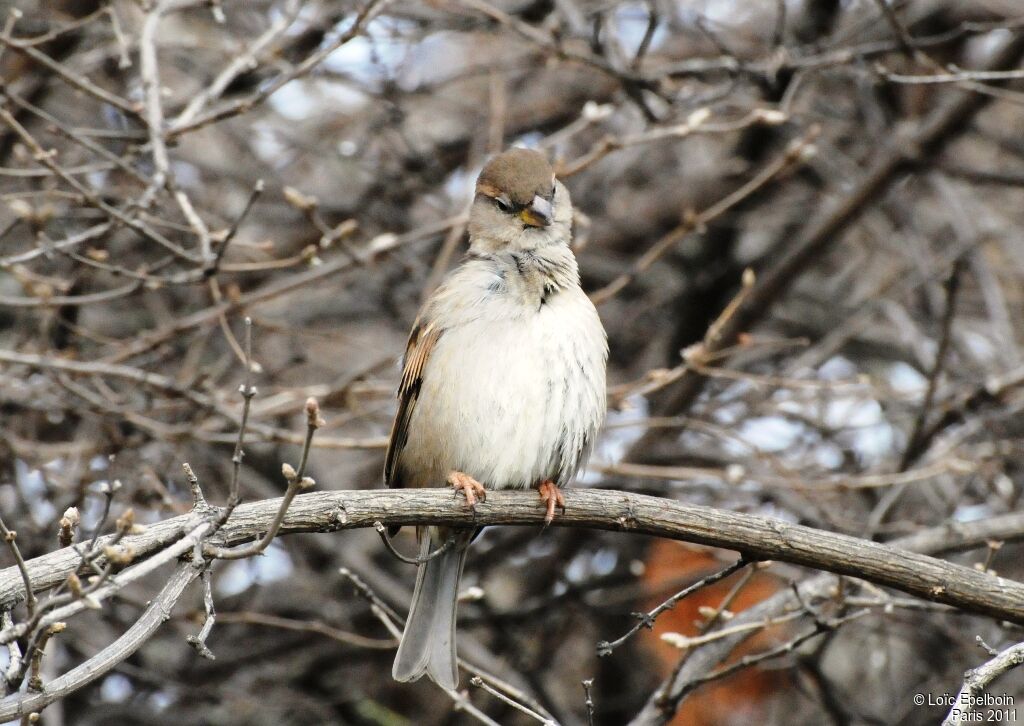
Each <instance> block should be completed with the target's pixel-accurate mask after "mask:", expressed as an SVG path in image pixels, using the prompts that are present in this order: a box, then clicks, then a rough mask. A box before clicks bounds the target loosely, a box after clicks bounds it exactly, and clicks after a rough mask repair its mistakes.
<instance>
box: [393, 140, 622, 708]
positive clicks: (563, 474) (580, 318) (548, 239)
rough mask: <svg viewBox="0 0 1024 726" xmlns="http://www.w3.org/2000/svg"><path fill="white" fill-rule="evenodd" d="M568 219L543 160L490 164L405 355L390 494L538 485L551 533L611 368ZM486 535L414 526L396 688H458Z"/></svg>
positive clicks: (511, 156) (538, 156) (530, 155)
mask: <svg viewBox="0 0 1024 726" xmlns="http://www.w3.org/2000/svg"><path fill="white" fill-rule="evenodd" d="M572 218H573V208H572V201H571V199H570V196H569V190H568V189H566V187H565V185H564V184H563V183H562V182H561V181H559V180H558V179H557V178H556V177H555V173H554V170H553V168H552V166H551V164H550V163H549V162H548V160H547V159H546V157H545V156H544V155H543V154H542V153H540V152H538V151H535V150H531V149H524V148H517V147H514V148H511V149H508V150H506V151H504V152H502V153H500V154H497V155H496V156H494V157H492V158H491V159H490V160H489V161H488V162H487V163H486V164H485V165H484V167H483V169H482V170H481V172H480V175H479V177H478V179H477V182H476V186H475V194H474V198H473V202H472V205H471V207H470V212H469V218H468V223H467V231H468V236H469V249H468V252H467V253H466V255H465V257H464V259H463V260H462V261H461V263H460V264H459V265H458V266H457V267H456V268H455V269H453V270H452V271H451V272H450V273H449V274H448V275H447V277H446V278H445V279H444V281H443V282H442V283H441V284H440V285H439V286H438V287H437V289H436V290H435V291H434V292H433V293H432V294H430V296H429V297H428V298H427V299H426V300H425V302H424V303H423V306H422V308H421V310H420V312H419V314H418V316H417V317H416V320H415V322H414V323H413V326H412V330H411V332H410V334H409V338H408V342H407V344H406V350H405V356H404V358H403V363H402V377H401V381H400V383H399V387H398V409H397V412H396V415H395V419H394V424H393V425H392V429H391V436H390V439H389V443H388V450H387V454H386V457H385V464H384V481H385V484H386V485H387V486H388V487H440V486H446V485H447V486H451V487H453V488H454V490H455V493H456V494H458V493H459V492H462V494H463V495H464V496H465V499H466V506H469V507H475V505H476V502H477V501H480V500H484V499H486V496H487V494H486V491H487V489H528V488H535V489H536V490H537V491H538V493H539V496H540V502H541V505H542V506H544V507H545V510H546V511H545V527H546V526H547V525H548V524H550V523H551V522H552V520H553V518H554V516H555V510H556V507H560V508H561V509H562V510H563V511H564V509H565V499H564V497H563V495H562V491H561V487H563V486H565V485H567V484H568V483H569V482H570V481H571V480H572V479H573V477H574V476H575V474H576V472H577V471H578V470H579V469H580V467H581V466H582V465H584V464H585V462H586V460H587V458H588V457H589V455H590V452H591V450H592V448H593V445H594V442H595V439H596V437H597V434H598V431H599V429H600V428H601V426H602V424H603V422H604V417H605V412H606V394H605V378H606V368H607V361H608V339H607V335H606V333H605V330H604V326H603V325H602V324H601V319H600V317H599V316H598V313H597V310H596V309H595V307H594V305H593V303H591V301H590V299H589V298H588V297H587V295H586V293H585V292H584V291H583V289H582V287H581V286H580V275H579V268H578V265H577V262H576V257H575V255H574V253H573V250H572V248H571V240H572ZM478 533H479V530H475V531H474V530H472V529H469V530H460V529H454V528H442V527H425V526H421V527H417V530H416V534H417V537H418V539H419V552H420V557H419V558H418V560H419V565H418V571H417V574H416V585H415V588H414V590H413V596H412V603H411V605H410V609H409V616H408V618H407V620H406V623H405V629H404V631H403V633H402V639H401V642H400V644H399V646H398V651H397V653H396V655H395V661H394V666H393V668H392V676H393V677H394V679H395V680H396V681H402V682H405V681H415V680H418V679H419V678H420V677H421V676H423V675H424V674H426V675H427V676H428V677H429V678H430V679H431V680H433V681H434V682H435V683H436V684H438V685H439V686H441V687H442V688H445V689H448V690H451V689H454V688H455V687H456V686H457V685H458V679H459V675H458V665H457V656H456V646H455V617H456V607H457V599H458V594H459V581H460V578H461V576H462V570H463V566H464V565H465V562H466V553H467V550H468V546H469V543H470V542H471V540H472V539H473V538H474V537H475V536H476V534H478ZM446 543H448V544H447V545H446ZM446 547H447V549H446ZM430 553H433V554H430Z"/></svg>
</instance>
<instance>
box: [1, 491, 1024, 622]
mask: <svg viewBox="0 0 1024 726" xmlns="http://www.w3.org/2000/svg"><path fill="white" fill-rule="evenodd" d="M566 500H567V501H566V512H565V514H564V515H561V516H559V517H558V518H557V519H556V520H555V524H556V525H558V526H565V527H584V528H592V529H602V530H609V531H626V532H631V533H634V534H646V535H653V536H656V537H667V538H670V539H677V540H683V541H687V542H694V543H697V544H702V545H708V546H711V547H721V548H724V549H730V550H735V551H738V552H740V553H742V554H744V555H746V556H747V557H748V558H750V559H770V560H779V561H783V562H789V563H792V564H796V565H803V566H806V567H811V568H814V569H818V570H827V571H829V572H834V573H836V574H842V575H849V576H852V577H858V578H861V579H864V580H867V581H869V582H873V583H875V584H878V585H884V586H886V587H892V588H894V589H896V590H899V591H901V592H905V593H909V594H912V595H916V596H918V597H921V598H924V599H927V600H931V601H934V602H940V603H944V604H947V605H952V606H954V607H958V608H961V609H963V610H966V611H969V612H973V613H978V614H983V615H989V616H992V617H996V618H999V619H1001V620H1009V621H1011V622H1016V623H1024V583H1019V582H1016V581H1013V580H1008V579H1006V578H1002V577H998V576H996V575H993V574H991V573H983V572H979V571H977V570H974V569H971V568H968V567H962V566H960V565H955V564H952V563H949V562H945V561H943V560H939V559H935V558H933V557H928V556H925V555H920V554H917V553H914V552H908V551H904V550H899V549H896V548H893V547H891V546H887V545H885V544H879V543H876V542H870V541H867V540H863V539H858V538H856V537H850V536H848V535H844V534H837V533H834V532H826V531H823V530H819V529H813V528H811V527H805V526H802V525H797V524H790V523H788V522H782V521H779V520H775V519H768V518H767V517H759V516H754V515H750V514H742V513H738V512H730V511H726V510H721V509H712V508H709V507H702V506H697V505H692V504H684V503H682V502H677V501H674V500H670V499H664V498H659V497H652V496H647V495H643V494H633V493H629V492H621V491H609V490H598V489H576V490H569V491H568V492H566ZM280 507H281V500H280V499H267V500H263V501H260V502H252V503H249V504H244V505H240V506H239V507H238V508H237V509H235V511H234V513H233V514H232V516H231V519H229V520H228V521H227V522H226V523H225V524H224V526H223V527H222V528H221V529H220V530H219V531H218V532H217V534H216V536H214V537H212V538H210V542H211V543H214V544H217V545H221V546H233V545H238V544H241V543H244V542H248V541H252V540H253V539H256V538H258V537H259V536H260V535H262V533H263V532H265V531H267V528H268V526H269V525H270V523H271V522H272V521H273V520H274V517H275V516H276V515H277V514H278V512H279V511H280ZM1014 517H1018V515H1014ZM377 521H380V522H382V523H384V524H385V525H389V526H390V525H415V524H434V525H444V526H463V527H476V526H484V525H499V524H504V525H540V524H542V523H543V521H544V508H543V507H542V506H541V505H540V503H539V502H538V500H537V497H536V496H534V495H533V493H532V492H512V491H493V492H489V493H488V497H487V501H486V502H480V503H479V504H477V506H476V510H475V511H473V510H470V509H467V508H465V507H463V506H461V505H460V504H458V503H457V502H456V501H454V500H453V499H452V496H451V492H449V491H447V490H445V489H441V488H437V489H415V490H413V489H406V490H352V491H332V492H316V493H312V494H304V495H300V496H297V497H295V499H294V501H293V502H292V504H291V507H290V508H289V510H288V512H287V514H286V516H285V518H284V521H283V522H282V524H281V530H280V534H289V533H295V532H334V531H338V530H343V529H356V528H362V527H372V526H373V524H374V522H377ZM1009 521H1010V522H1011V523H1015V524H1016V525H1017V528H1016V529H1015V530H1013V531H1009V532H1002V533H1001V536H1000V538H1001V539H1006V540H1011V539H1021V538H1024V522H1022V521H1021V520H1020V519H1019V518H1012V519H1010V520H1009ZM195 523H196V518H195V515H191V514H190V515H183V516H181V517H175V518H173V519H170V520H165V521H164V522H160V523H158V524H155V525H150V526H149V527H148V528H147V531H146V532H145V533H143V534H141V535H133V536H130V537H125V538H124V540H123V543H124V545H125V546H126V547H130V548H132V551H133V552H134V553H135V558H136V561H138V560H139V559H141V558H142V557H144V556H145V555H146V554H147V553H153V552H155V551H157V550H159V549H161V548H162V547H165V546H166V545H167V543H168V542H169V541H170V542H173V541H174V540H175V539H179V538H180V537H181V535H182V533H184V532H185V531H186V528H187V527H188V526H189V525H190V524H191V525H192V526H193V527H194V526H195ZM79 562H80V558H79V557H78V556H77V555H76V554H75V553H74V550H73V549H70V548H68V549H64V550H59V551H57V552H54V553H51V554H48V555H44V556H42V557H38V558H35V559H33V560H29V561H28V562H26V568H27V570H28V572H29V575H30V577H31V580H32V582H33V583H34V586H35V587H40V588H43V587H49V586H53V585H55V584H57V583H59V582H62V581H63V580H64V579H65V578H66V577H67V576H68V575H69V574H71V572H73V571H74V570H75V569H76V568H77V566H78V564H79ZM22 598H24V585H23V580H22V575H21V572H20V571H19V570H18V569H17V568H13V567H12V568H7V569H5V570H3V571H2V572H0V607H9V606H10V605H11V604H12V603H13V602H16V601H18V600H20V599H22Z"/></svg>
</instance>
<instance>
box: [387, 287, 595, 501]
mask: <svg viewBox="0 0 1024 726" xmlns="http://www.w3.org/2000/svg"><path fill="white" fill-rule="evenodd" d="M606 357H607V344H606V342H605V337H604V331H603V329H602V327H601V324H600V321H599V320H598V318H597V313H596V311H595V310H594V308H593V306H592V305H591V304H590V301H589V300H587V298H586V296H585V295H584V294H583V293H582V291H579V290H574V291H566V292H565V293H563V294H562V295H558V296H555V298H554V299H553V300H552V301H551V302H549V303H548V304H546V305H544V306H541V307H540V309H539V310H536V311H533V310H531V311H530V312H529V314H528V315H526V316H525V317H518V318H514V319H508V318H506V319H499V320H495V319H494V318H493V317H491V318H490V319H486V318H483V317H482V318H480V319H477V320H474V321H471V322H467V323H465V324H463V325H460V326H457V327H454V328H451V329H448V330H446V331H445V332H444V334H443V335H442V336H441V338H440V340H438V342H437V345H436V347H435V348H434V350H433V352H432V353H431V360H430V367H429V369H428V370H427V371H425V374H424V377H423V383H422V386H421V388H420V393H419V398H418V400H417V403H416V407H415V410H414V411H413V414H412V419H411V420H410V424H409V438H408V441H407V443H406V448H405V451H404V452H403V454H402V464H401V468H402V471H401V478H402V480H403V485H404V486H443V485H444V483H445V478H446V476H447V475H448V473H449V472H450V471H462V472H465V473H466V474H469V475H470V476H472V477H474V478H475V479H477V480H478V481H480V482H481V483H483V484H484V485H485V486H486V487H488V488H492V489H509V488H513V489H514V488H525V487H529V486H534V485H536V484H537V483H538V482H540V481H542V480H544V479H553V480H554V481H555V482H556V483H558V484H567V483H568V482H569V480H570V479H571V478H572V476H573V475H574V474H575V472H576V469H577V468H578V467H579V465H580V464H581V462H582V460H583V459H584V458H585V457H586V456H587V455H588V454H589V451H590V447H591V445H592V444H593V441H594V437H595V435H596V433H597V430H598V428H599V427H600V425H601V423H602V421H603V418H604V411H605V359H606ZM453 370H455V371H458V372H459V373H458V374H457V375H450V374H449V375H443V372H445V371H453Z"/></svg>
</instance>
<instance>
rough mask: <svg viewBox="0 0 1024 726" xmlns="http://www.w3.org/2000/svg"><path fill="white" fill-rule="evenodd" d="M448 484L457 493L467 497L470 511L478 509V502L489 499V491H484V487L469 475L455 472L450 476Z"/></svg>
mask: <svg viewBox="0 0 1024 726" xmlns="http://www.w3.org/2000/svg"><path fill="white" fill-rule="evenodd" d="M448 483H449V484H451V486H452V488H453V489H454V490H455V491H456V492H460V491H461V492H462V494H463V495H464V496H465V497H466V506H468V507H469V508H470V509H475V508H476V503H477V500H479V501H481V502H482V501H484V500H485V499H487V490H486V489H484V485H483V484H481V483H480V482H478V481H477V480H476V479H474V478H473V477H471V476H470V475H469V474H463V473H462V472H461V471H453V472H452V473H451V474H449V475H448Z"/></svg>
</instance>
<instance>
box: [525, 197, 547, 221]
mask: <svg viewBox="0 0 1024 726" xmlns="http://www.w3.org/2000/svg"><path fill="white" fill-rule="evenodd" d="M519 218H520V219H521V220H523V222H525V223H526V224H528V225H530V226H531V227H547V226H549V225H550V224H551V202H549V201H548V200H547V199H545V198H544V197H542V196H539V195H538V196H535V197H534V198H533V201H532V202H530V206H528V207H526V208H525V209H523V211H521V212H520V213H519Z"/></svg>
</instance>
